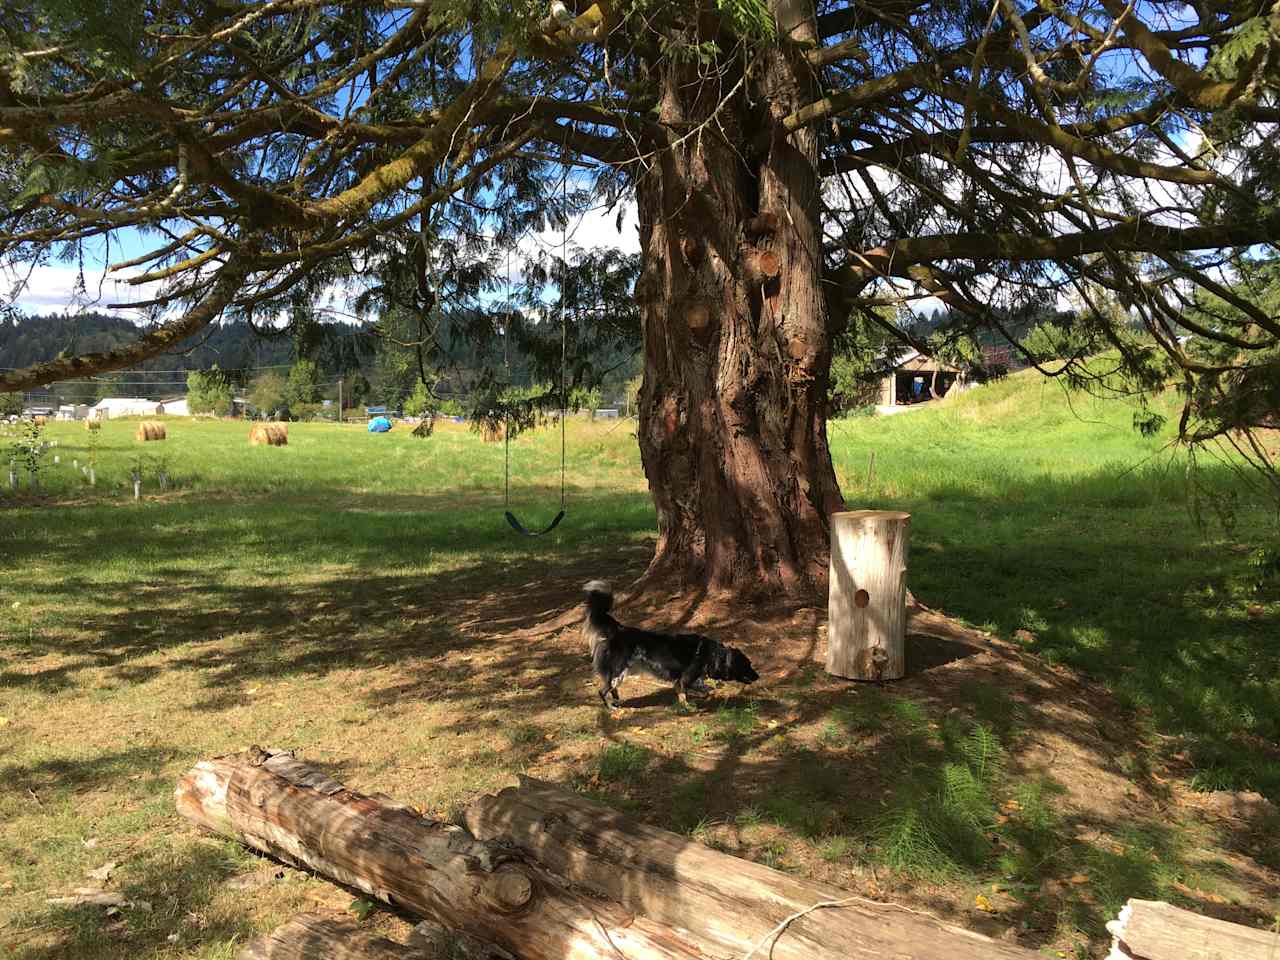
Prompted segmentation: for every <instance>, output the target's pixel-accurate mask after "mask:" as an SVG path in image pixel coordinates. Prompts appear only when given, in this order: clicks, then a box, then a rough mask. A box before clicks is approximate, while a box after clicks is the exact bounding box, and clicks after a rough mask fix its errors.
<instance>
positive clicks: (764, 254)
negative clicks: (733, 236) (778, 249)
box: [743, 247, 782, 287]
mask: <svg viewBox="0 0 1280 960" xmlns="http://www.w3.org/2000/svg"><path fill="white" fill-rule="evenodd" d="M743 264H744V265H745V266H746V269H747V279H748V280H749V281H750V282H751V284H752V286H757V287H758V286H760V285H762V284H766V283H768V282H769V281H770V280H776V279H777V277H778V274H780V273H781V272H782V261H781V260H779V259H778V255H777V254H776V253H771V252H769V251H768V250H758V249H756V248H754V247H752V248H749V249H748V250H747V251H746V252H745V255H744V256H743Z"/></svg>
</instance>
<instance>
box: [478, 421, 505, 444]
mask: <svg viewBox="0 0 1280 960" xmlns="http://www.w3.org/2000/svg"><path fill="white" fill-rule="evenodd" d="M506 436H507V425H506V424H505V423H484V422H482V423H481V424H480V439H481V440H483V441H484V442H485V443H497V442H499V441H500V440H504V439H506Z"/></svg>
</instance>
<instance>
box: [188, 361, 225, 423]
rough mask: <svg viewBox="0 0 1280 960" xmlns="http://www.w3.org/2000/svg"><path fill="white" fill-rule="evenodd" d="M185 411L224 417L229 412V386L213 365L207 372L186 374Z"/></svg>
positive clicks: (221, 373) (199, 371)
mask: <svg viewBox="0 0 1280 960" xmlns="http://www.w3.org/2000/svg"><path fill="white" fill-rule="evenodd" d="M187 409H188V410H190V411H191V412H192V413H211V414H213V415H214V416H218V417H225V416H226V415H227V414H229V413H230V412H231V384H230V383H228V382H227V377H226V374H224V373H223V372H222V371H221V370H219V369H218V367H217V365H216V364H215V365H214V366H213V367H212V368H211V369H209V370H193V371H191V373H189V374H187Z"/></svg>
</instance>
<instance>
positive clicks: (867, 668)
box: [827, 510, 911, 680]
mask: <svg viewBox="0 0 1280 960" xmlns="http://www.w3.org/2000/svg"><path fill="white" fill-rule="evenodd" d="M910 520H911V514H909V513H900V512H898V511H896V510H854V511H850V512H848V513H836V514H833V515H832V517H831V578H830V595H829V599H828V604H827V672H828V673H831V674H834V675H835V676H837V677H847V678H849V679H851V680H898V679H901V678H902V677H903V676H904V675H905V674H906V672H907V668H906V629H907V579H906V574H907V543H908V539H909V535H910V526H909V523H910Z"/></svg>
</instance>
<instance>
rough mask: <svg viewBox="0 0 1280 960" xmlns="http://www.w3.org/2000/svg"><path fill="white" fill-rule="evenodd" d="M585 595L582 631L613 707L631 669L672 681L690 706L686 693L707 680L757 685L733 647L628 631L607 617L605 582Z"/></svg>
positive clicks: (609, 597) (603, 694)
mask: <svg viewBox="0 0 1280 960" xmlns="http://www.w3.org/2000/svg"><path fill="white" fill-rule="evenodd" d="M583 589H584V590H586V592H587V619H586V620H585V622H584V623H583V624H582V632H583V635H584V636H585V637H586V639H587V642H588V644H589V645H590V647H591V664H592V666H593V667H594V668H595V672H596V677H597V678H598V679H599V681H600V689H599V691H598V692H599V694H600V699H601V701H603V702H604V704H605V706H609V699H610V697H612V698H613V705H614V706H617V705H618V704H620V703H621V702H622V698H621V697H620V696H618V687H619V686H620V685H621V684H622V681H623V680H625V679H626V677H627V672H628V671H629V670H632V669H636V670H642V671H644V672H645V673H648V674H650V675H652V676H654V677H656V678H657V679H659V680H665V681H667V682H668V683H674V684H675V687H676V696H678V697H679V698H680V702H681V703H684V704H687V703H688V702H689V701H688V699H687V698H686V697H685V691H686V690H691V689H692V690H705V689H706V687H705V684H704V683H703V681H704V680H706V679H708V678H710V679H712V680H736V681H737V682H738V683H754V682H755V681H756V680H759V679H760V674H758V673H756V672H755V670H753V669H752V668H751V661H750V660H748V659H747V656H746V654H744V653H743V652H742V651H741V650H738V649H736V648H734V647H727V646H725V645H724V644H723V643H720V642H718V641H716V640H712V639H711V638H710V637H703V636H699V635H698V634H696V633H654V632H653V631H651V630H640V629H637V628H636V627H624V626H623V625H622V624H620V623H619V622H618V621H617V620H615V619H614V618H613V617H611V616H610V615H609V610H610V609H611V608H612V607H613V590H612V588H610V586H609V584H607V583H605V582H604V581H603V580H592V581H591V582H590V583H588V584H587V585H586V586H585V587H584V588H583Z"/></svg>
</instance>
